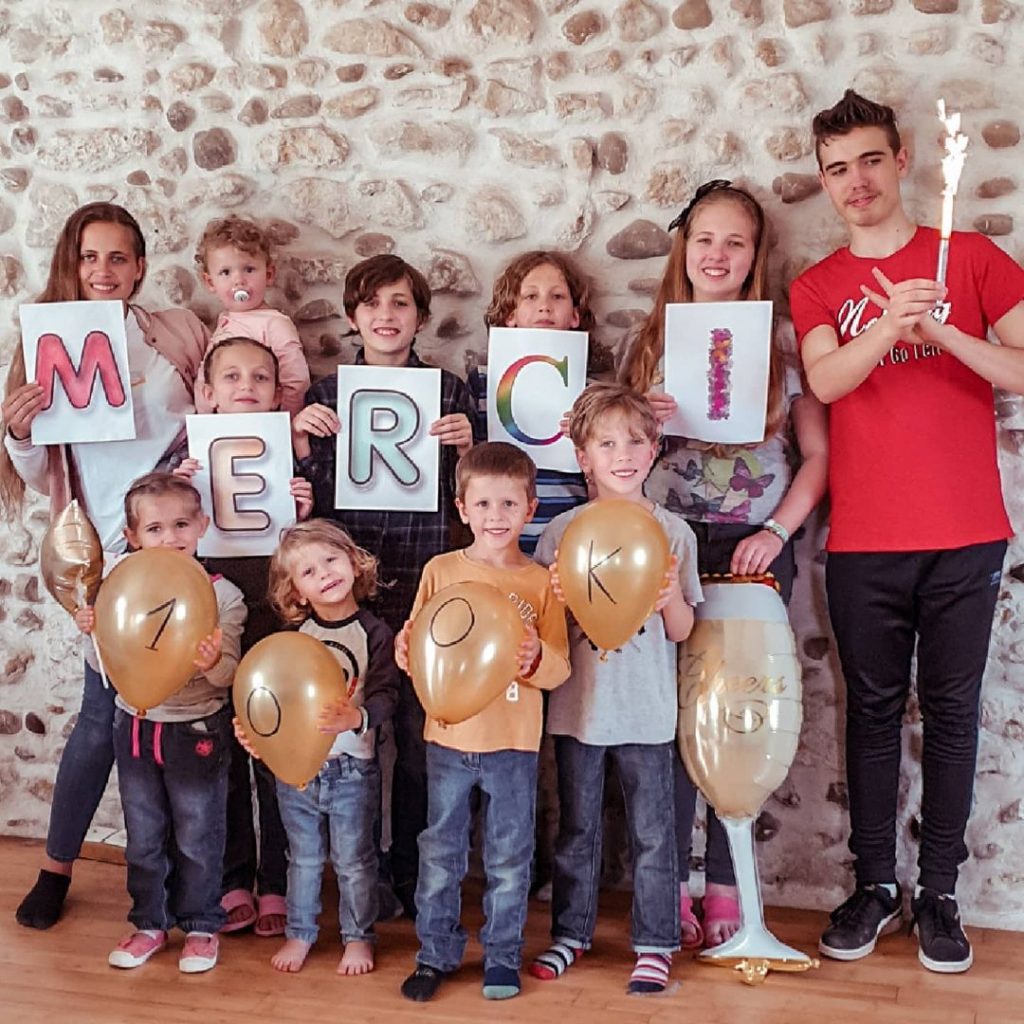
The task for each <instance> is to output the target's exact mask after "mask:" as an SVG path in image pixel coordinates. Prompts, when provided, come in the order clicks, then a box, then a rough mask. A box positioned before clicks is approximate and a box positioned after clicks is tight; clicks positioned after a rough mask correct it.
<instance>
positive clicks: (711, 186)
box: [667, 178, 732, 231]
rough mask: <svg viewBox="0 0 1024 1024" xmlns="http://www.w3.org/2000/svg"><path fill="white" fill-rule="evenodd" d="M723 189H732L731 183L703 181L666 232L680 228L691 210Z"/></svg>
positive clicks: (723, 179)
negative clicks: (711, 193)
mask: <svg viewBox="0 0 1024 1024" xmlns="http://www.w3.org/2000/svg"><path fill="white" fill-rule="evenodd" d="M723 188H732V182H731V181H726V180H725V178H715V180H714V181H705V182H704V184H703V185H701V186H700V188H698V189H697V191H696V192H694V193H693V198H692V199H691V200H690V201H689V202H688V203H687V204H686V205H685V206H684V207H683V208H682V210H680V212H679V215H678V216H677V217H675V218H674V219H673V221H672V223H671V224H669V226H668V228H667V230H668V231H674V230H675V229H676V228H679V227H682V226H683V225H684V224H685V223H686V221H687V220H688V219H689V216H690V214H691V213H693V208H694V207H695V206H696V205H697V204H698V203H699V202H700V201H701V200H702V199H703V198H704V197H705V196H706V195H708V194H709V193H710V192H718V191H720V190H721V189H723Z"/></svg>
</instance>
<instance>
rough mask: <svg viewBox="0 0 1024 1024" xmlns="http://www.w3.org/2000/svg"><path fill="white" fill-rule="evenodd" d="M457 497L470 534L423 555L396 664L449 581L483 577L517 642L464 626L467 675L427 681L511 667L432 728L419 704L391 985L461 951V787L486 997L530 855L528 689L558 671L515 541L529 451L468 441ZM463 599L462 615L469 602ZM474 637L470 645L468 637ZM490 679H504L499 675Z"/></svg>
mask: <svg viewBox="0 0 1024 1024" xmlns="http://www.w3.org/2000/svg"><path fill="white" fill-rule="evenodd" d="M456 503H457V506H458V510H459V516H460V517H461V519H462V521H463V523H465V524H466V525H467V526H468V527H469V528H470V530H471V531H472V533H473V543H472V544H471V545H470V546H469V547H468V548H465V549H463V550H460V551H451V552H448V553H447V554H443V555H438V556H437V557H436V558H433V559H431V560H430V562H428V563H427V566H426V568H425V569H424V570H423V576H422V578H421V580H420V586H419V590H418V591H417V593H416V600H415V602H414V604H413V609H412V614H411V616H410V621H409V622H408V623H406V625H405V627H404V628H403V629H402V632H401V633H400V634H399V635H398V638H397V640H396V643H395V657H396V660H397V662H398V664H399V667H400V668H402V670H403V671H408V670H409V660H410V650H409V646H410V635H411V627H412V623H413V622H414V621H415V619H416V616H417V614H419V613H420V612H421V610H422V609H423V607H424V605H426V604H427V602H428V601H429V600H430V599H431V597H433V596H434V595H435V594H437V593H438V592H439V591H441V590H442V589H445V588H447V589H449V590H451V591H452V592H453V597H454V591H455V585H457V584H460V583H470V582H473V583H478V584H480V583H482V584H487V585H488V588H493V589H494V592H495V598H496V599H497V600H498V601H499V602H504V601H505V599H506V598H507V600H508V602H509V607H508V614H510V615H512V616H514V617H515V618H516V619H518V620H520V621H521V622H522V624H523V632H524V636H523V639H522V642H521V643H520V644H519V647H518V650H516V651H514V652H512V651H511V650H510V651H504V652H501V651H499V652H498V653H497V654H494V653H493V652H491V651H490V650H489V648H491V647H492V646H493V645H494V643H495V641H493V640H492V638H491V637H489V636H478V635H477V634H478V633H480V632H481V630H477V629H476V628H475V627H474V626H472V625H471V626H470V628H469V632H468V633H467V634H466V635H464V636H463V637H462V639H461V640H457V641H455V642H454V644H461V645H464V647H465V651H464V654H463V656H464V657H465V658H466V659H467V660H469V661H470V663H471V664H472V665H473V667H472V668H471V671H472V672H473V674H474V678H472V679H464V678H460V679H451V680H438V683H439V684H441V683H448V684H449V685H451V686H454V687H457V688H460V689H462V688H468V687H471V686H473V685H478V683H479V680H478V679H477V678H475V677H477V676H483V675H485V674H486V670H487V665H488V664H489V663H490V662H491V661H493V660H494V659H495V658H501V657H503V656H507V657H508V658H509V660H510V661H514V662H515V663H516V665H517V669H518V671H517V673H516V677H515V678H514V679H509V680H508V682H507V685H506V686H505V688H504V692H503V693H499V695H498V696H497V697H495V698H493V699H492V700H490V702H489V703H486V704H485V706H484V707H483V709H482V710H481V711H479V712H478V713H476V714H473V715H471V716H470V717H469V718H465V719H464V720H461V721H458V720H456V721H455V722H454V724H445V722H442V721H440V720H439V718H438V717H434V715H439V716H440V715H442V714H443V709H440V708H436V707H434V706H433V704H430V703H429V702H427V701H426V700H425V704H428V706H427V722H426V729H425V739H426V744H427V784H428V800H427V809H428V819H427V827H426V829H425V830H424V831H423V832H422V833H421V834H420V842H419V845H420V876H419V883H418V885H417V887H416V906H417V907H418V910H419V913H418V915H417V917H416V934H417V936H418V937H419V940H420V950H419V952H418V953H417V954H416V969H415V971H413V973H412V974H411V975H409V977H408V978H406V979H405V981H404V982H403V983H402V995H404V996H405V997H406V998H407V999H411V1000H413V1001H415V1002H425V1001H427V1000H429V999H432V998H433V996H434V995H435V993H436V992H437V990H438V988H439V986H440V985H441V983H442V981H443V980H444V979H445V977H446V976H448V975H449V974H451V973H452V972H453V971H455V970H456V969H457V968H458V966H459V964H460V963H461V962H462V955H463V953H464V951H465V948H466V938H467V936H466V932H465V929H463V928H462V926H461V924H460V923H459V917H460V912H461V885H462V880H463V878H464V877H465V874H466V869H467V866H468V858H469V840H470V833H471V831H472V817H473V814H472V800H473V795H474V792H477V793H479V795H480V796H481V798H482V799H481V807H482V817H483V833H484V851H483V859H484V872H485V874H486V883H485V888H484V897H483V906H484V916H485V918H486V922H485V924H484V926H483V928H482V929H481V932H480V940H481V942H482V943H483V947H484V984H483V994H484V997H485V998H486V999H509V998H511V997H513V996H516V995H518V994H519V987H520V986H519V967H520V961H521V957H522V948H523V929H524V926H525V924H526V905H527V897H528V894H529V887H530V864H531V859H532V855H533V839H534V809H535V802H536V794H537V750H538V748H539V746H540V739H541V728H542V723H541V714H542V711H541V707H542V701H541V691H542V690H552V689H554V688H555V687H557V686H559V685H560V684H561V683H562V682H563V681H564V680H565V678H566V676H567V675H568V672H569V664H568V661H567V660H566V633H565V615H564V613H563V612H562V609H561V607H560V606H559V604H558V602H557V601H556V600H555V598H554V595H553V594H552V592H551V588H550V586H549V583H548V577H547V574H546V573H545V572H544V571H543V570H542V569H541V568H540V567H539V566H538V565H536V564H535V563H534V562H532V561H531V560H530V559H529V558H528V557H527V556H526V555H524V554H523V553H522V551H521V550H520V548H519V538H520V535H521V533H522V530H523V527H524V526H525V525H526V523H527V522H529V520H530V517H531V516H532V515H533V512H534V510H535V508H536V507H537V495H536V468H535V466H534V464H533V462H532V460H531V459H530V457H529V456H528V455H526V454H525V452H522V451H520V450H519V449H518V448H516V447H514V446H513V445H510V444H505V443H502V442H489V443H484V444H481V445H477V446H476V447H475V448H473V449H471V450H470V451H469V452H468V454H466V455H464V456H463V457H462V458H461V459H460V460H459V464H458V469H457V473H456ZM499 607H501V610H502V611H504V607H503V606H499ZM469 608H470V610H471V611H472V604H469ZM438 614H440V613H438ZM499 614H500V612H499ZM470 622H471V623H472V622H473V618H472V617H471V618H470ZM475 642H479V643H480V645H481V646H480V648H474V647H473V644H474V643H475ZM454 644H453V645H452V646H454ZM510 646H511V645H510ZM426 653H427V655H428V656H429V651H427V652H426ZM513 653H514V657H513ZM474 657H475V658H476V659H478V660H477V661H475V662H473V661H472V659H474ZM498 682H499V685H504V680H501V679H499V680H498ZM435 696H436V694H435ZM485 699H486V698H485ZM467 710H468V709H467ZM446 720H447V719H446Z"/></svg>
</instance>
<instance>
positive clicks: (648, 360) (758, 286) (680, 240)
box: [620, 182, 786, 438]
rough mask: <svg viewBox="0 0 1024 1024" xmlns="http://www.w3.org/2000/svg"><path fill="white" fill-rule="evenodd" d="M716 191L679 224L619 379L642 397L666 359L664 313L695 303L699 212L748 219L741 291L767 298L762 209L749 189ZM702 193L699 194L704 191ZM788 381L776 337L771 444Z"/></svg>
mask: <svg viewBox="0 0 1024 1024" xmlns="http://www.w3.org/2000/svg"><path fill="white" fill-rule="evenodd" d="M712 186H713V187H710V188H708V189H707V190H706V191H705V192H704V194H703V195H700V194H698V195H697V196H696V197H695V201H693V202H691V203H690V205H689V206H688V207H686V209H685V210H684V211H683V213H682V214H681V216H680V218H677V219H678V220H679V225H678V227H679V230H678V231H677V232H676V237H675V241H674V242H673V243H672V250H671V252H670V253H669V254H668V260H667V261H666V262H665V272H664V274H663V275H662V278H661V284H660V285H659V286H658V292H657V295H656V296H655V298H654V308H653V309H652V310H651V312H650V314H649V315H648V317H647V319H646V320H645V321H644V322H643V324H642V325H641V327H640V330H639V331H638V332H637V333H636V335H635V337H634V338H633V341H632V343H631V344H630V346H629V351H628V352H627V353H626V358H625V360H624V361H623V365H622V372H621V373H620V379H621V380H622V381H623V383H625V384H628V385H629V386H630V387H631V388H634V389H635V390H637V391H639V392H641V393H642V394H646V393H647V392H648V391H650V389H651V385H652V384H653V383H654V381H655V375H656V373H657V370H658V364H659V363H660V362H661V358H662V356H663V355H664V353H665V307H666V306H667V305H669V304H670V303H676V302H693V285H692V283H691V282H690V279H689V277H688V276H687V274H686V243H687V241H688V240H689V238H690V233H691V231H692V225H693V219H694V216H695V215H696V213H697V211H698V210H702V209H704V208H706V207H708V206H711V205H712V204H714V203H735V204H736V205H737V206H739V207H740V208H741V209H742V210H744V211H745V212H746V213H747V215H748V216H749V217H750V222H751V226H752V227H753V229H754V261H753V263H751V265H750V272H749V273H748V274H747V278H746V280H745V281H744V282H743V287H742V289H741V290H740V299H741V300H748V299H749V300H751V301H759V300H762V299H765V298H767V296H768V231H767V224H766V222H765V216H764V210H763V209H761V204H760V203H759V202H758V201H757V200H756V199H755V198H754V197H753V196H752V195H751V194H750V193H749V192H748V191H747V190H746V189H745V188H740V187H739V186H737V185H732V184H730V183H728V182H713V183H712ZM697 191H698V193H700V192H701V189H698V190H697ZM670 230H671V228H670ZM785 379H786V371H785V360H784V357H783V354H782V352H781V351H780V350H779V347H778V345H777V344H776V343H775V339H774V336H773V338H772V346H771V361H770V367H769V372H768V403H767V410H766V421H765V437H766V438H768V437H771V436H772V435H773V434H775V433H776V432H777V431H778V430H779V428H780V427H781V426H782V422H783V419H784V418H785V402H784V394H783V393H784V391H785Z"/></svg>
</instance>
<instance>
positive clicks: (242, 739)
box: [231, 715, 260, 761]
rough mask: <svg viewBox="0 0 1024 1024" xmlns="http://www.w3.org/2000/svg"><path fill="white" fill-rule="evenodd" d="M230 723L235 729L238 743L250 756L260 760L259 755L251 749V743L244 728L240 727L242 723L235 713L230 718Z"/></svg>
mask: <svg viewBox="0 0 1024 1024" xmlns="http://www.w3.org/2000/svg"><path fill="white" fill-rule="evenodd" d="M231 724H232V726H234V729H235V739H236V740H238V745H239V746H240V747H241V748H242V749H243V750H244V751H245V752H246V753H247V754H248V755H249V756H250V757H254V758H256V760H257V761H259V760H260V755H259V754H257V753H256V751H255V750H253V747H252V744H251V743H250V742H249V737H248V736H246V734H245V730H244V729H243V728H242V723H241V722H240V721H239V720H238V716H237V715H236V716H235V717H234V718H232V719H231Z"/></svg>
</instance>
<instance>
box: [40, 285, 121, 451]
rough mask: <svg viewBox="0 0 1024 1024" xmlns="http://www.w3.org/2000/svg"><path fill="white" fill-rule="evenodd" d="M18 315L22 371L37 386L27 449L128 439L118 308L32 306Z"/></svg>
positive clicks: (110, 305) (101, 305)
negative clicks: (37, 408)
mask: <svg viewBox="0 0 1024 1024" xmlns="http://www.w3.org/2000/svg"><path fill="white" fill-rule="evenodd" d="M20 313H21V333H22V343H23V346H24V354H25V367H26V370H27V372H28V374H29V379H30V380H32V381H34V382H35V383H36V384H38V385H39V386H40V387H41V388H42V389H43V402H42V407H41V409H40V412H39V414H38V415H37V416H36V418H35V420H34V421H33V422H32V442H33V444H62V443H65V442H69V441H74V442H84V441H124V440H129V439H131V438H134V437H135V413H134V409H133V407H132V395H131V387H130V375H129V374H130V371H129V368H128V342H127V337H126V334H125V327H124V307H123V306H122V305H121V303H120V302H48V303H35V304H31V305H25V306H22V307H21V310H20Z"/></svg>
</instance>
